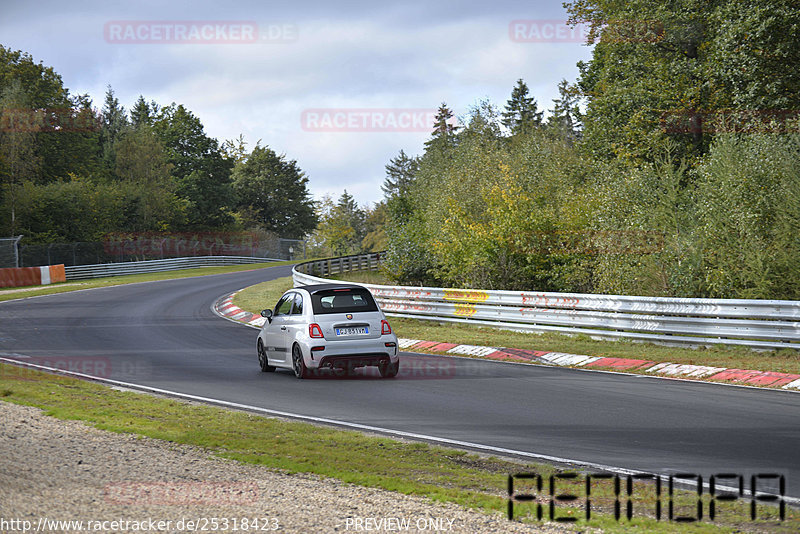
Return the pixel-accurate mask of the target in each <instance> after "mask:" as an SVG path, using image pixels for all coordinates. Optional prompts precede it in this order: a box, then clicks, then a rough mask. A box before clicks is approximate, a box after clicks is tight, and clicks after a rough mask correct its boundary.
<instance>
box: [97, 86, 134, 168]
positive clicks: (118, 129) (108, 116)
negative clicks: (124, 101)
mask: <svg viewBox="0 0 800 534" xmlns="http://www.w3.org/2000/svg"><path fill="white" fill-rule="evenodd" d="M127 126H128V117H127V115H126V114H125V108H124V107H122V106H121V105H120V104H119V100H118V99H117V97H116V96H114V90H113V89H112V88H111V86H110V85H109V86H108V87H107V88H106V100H105V105H103V129H102V140H103V141H102V142H103V161H104V162H105V164H106V165H107V167H108V168H110V169H113V168H114V165H115V164H116V156H115V154H114V144H115V143H116V142H117V140H118V139H119V138H120V136H121V134H122V132H123V131H124V130H125V129H126V128H127Z"/></svg>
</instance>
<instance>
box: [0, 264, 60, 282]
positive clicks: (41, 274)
mask: <svg viewBox="0 0 800 534" xmlns="http://www.w3.org/2000/svg"><path fill="white" fill-rule="evenodd" d="M66 281H67V275H66V272H65V271H64V266H63V265H45V266H43V267H19V268H11V269H0V287H22V286H40V285H46V284H52V283H54V282H66Z"/></svg>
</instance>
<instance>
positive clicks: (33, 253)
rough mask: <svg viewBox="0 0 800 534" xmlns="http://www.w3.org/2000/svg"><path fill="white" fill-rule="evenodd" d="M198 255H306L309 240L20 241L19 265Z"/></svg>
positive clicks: (242, 235)
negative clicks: (22, 242) (33, 242)
mask: <svg viewBox="0 0 800 534" xmlns="http://www.w3.org/2000/svg"><path fill="white" fill-rule="evenodd" d="M0 248H2V246H1V244H0ZM195 256H244V257H252V258H277V259H286V260H290V259H305V258H306V244H305V242H304V241H303V240H300V239H284V238H278V237H273V236H264V235H259V234H253V233H247V232H230V233H205V234H199V233H195V234H177V235H176V234H172V235H159V234H140V235H130V234H126V235H112V236H109V237H108V238H106V239H105V240H103V241H95V242H77V243H48V244H42V245H20V246H19V261H18V263H19V265H18V266H19V267H32V266H37V265H58V264H64V265H65V266H68V267H69V266H74V265H94V264H100V263H121V262H130V261H145V260H161V259H167V258H184V257H195ZM1 259H2V253H1V252H0V260H1ZM9 266H11V267H13V266H14V265H9Z"/></svg>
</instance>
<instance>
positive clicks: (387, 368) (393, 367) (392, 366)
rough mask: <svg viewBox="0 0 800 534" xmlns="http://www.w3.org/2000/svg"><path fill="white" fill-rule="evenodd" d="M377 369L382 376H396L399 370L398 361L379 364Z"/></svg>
mask: <svg viewBox="0 0 800 534" xmlns="http://www.w3.org/2000/svg"><path fill="white" fill-rule="evenodd" d="M378 370H379V371H380V372H381V376H382V377H383V378H394V377H396V376H397V371H399V370H400V361H396V362H395V363H389V364H388V365H380V366H378Z"/></svg>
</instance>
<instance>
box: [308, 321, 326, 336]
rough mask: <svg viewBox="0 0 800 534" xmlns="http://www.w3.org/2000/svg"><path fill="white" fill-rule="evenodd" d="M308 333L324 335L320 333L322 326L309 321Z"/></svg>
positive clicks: (310, 334)
mask: <svg viewBox="0 0 800 534" xmlns="http://www.w3.org/2000/svg"><path fill="white" fill-rule="evenodd" d="M308 335H309V336H310V337H320V338H321V337H325V336H323V335H322V328H320V327H319V325H318V324H317V323H311V324H310V325H308Z"/></svg>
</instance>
